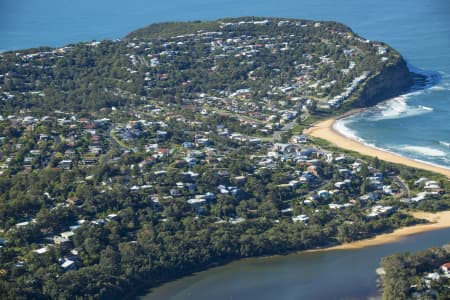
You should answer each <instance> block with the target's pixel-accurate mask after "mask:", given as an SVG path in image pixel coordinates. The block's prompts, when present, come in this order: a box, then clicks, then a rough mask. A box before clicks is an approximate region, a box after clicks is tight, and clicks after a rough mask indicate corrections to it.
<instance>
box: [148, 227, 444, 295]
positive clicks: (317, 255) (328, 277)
mask: <svg viewBox="0 0 450 300" xmlns="http://www.w3.org/2000/svg"><path fill="white" fill-rule="evenodd" d="M449 237H450V228H448V229H443V230H437V231H431V232H426V233H422V234H418V235H413V236H409V237H407V238H405V239H402V240H399V241H397V242H395V243H390V244H385V245H380V246H375V247H369V248H363V249H357V250H334V251H324V252H311V253H299V254H290V255H286V256H275V257H263V258H251V259H246V260H241V261H237V262H233V263H231V264H228V265H225V266H221V267H217V268H213V269H210V270H207V271H204V272H200V273H197V274H194V275H192V276H188V277H184V278H182V279H180V280H176V281H173V282H170V283H167V284H165V285H162V286H161V287H159V288H156V289H154V290H153V291H151V292H150V293H149V294H147V295H146V296H144V297H142V298H141V299H142V300H150V299H151V300H163V299H171V300H181V299H183V300H191V299H192V300H207V299H215V300H229V299H233V300H241V299H242V300H246V299H258V300H266V299H267V300H271V299H278V300H297V299H298V300H301V299H314V300H322V299H323V300H332V299H379V298H380V294H381V293H380V291H379V290H378V288H377V285H376V281H377V275H376V272H375V270H376V268H378V267H379V262H380V259H381V258H382V257H384V256H387V255H390V254H392V253H396V252H405V251H420V250H424V249H426V248H428V247H434V246H442V245H444V244H446V243H448V242H449V241H450V239H449Z"/></svg>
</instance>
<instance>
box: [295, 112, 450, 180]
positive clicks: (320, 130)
mask: <svg viewBox="0 0 450 300" xmlns="http://www.w3.org/2000/svg"><path fill="white" fill-rule="evenodd" d="M354 112H356V111H352V113H354ZM349 114H351V113H347V114H345V115H344V116H348V115H349ZM344 116H341V117H339V118H342V117H344ZM337 119H338V118H331V119H327V120H325V121H322V122H319V123H316V124H314V125H313V126H312V127H311V128H308V129H306V130H305V131H304V133H305V134H307V135H311V136H313V137H318V138H322V139H325V140H327V141H329V142H331V143H333V144H335V145H336V146H338V147H340V148H343V149H347V150H352V151H356V152H359V153H361V154H364V155H369V156H373V157H375V156H376V157H378V158H379V159H382V160H385V161H388V162H393V163H398V164H403V165H406V166H410V167H413V168H418V169H423V170H428V171H432V172H436V173H440V174H443V175H445V176H447V177H448V178H450V170H449V169H446V168H441V167H438V166H434V165H431V164H427V163H423V162H420V161H416V160H413V159H409V158H406V157H403V156H400V155H397V154H394V153H390V152H386V151H383V150H379V149H376V148H372V147H370V146H366V145H364V144H361V143H360V142H358V141H355V140H353V139H350V138H348V137H346V136H344V135H342V134H341V133H339V132H337V131H336V130H335V129H334V128H333V125H334V123H335V122H336V120H337Z"/></svg>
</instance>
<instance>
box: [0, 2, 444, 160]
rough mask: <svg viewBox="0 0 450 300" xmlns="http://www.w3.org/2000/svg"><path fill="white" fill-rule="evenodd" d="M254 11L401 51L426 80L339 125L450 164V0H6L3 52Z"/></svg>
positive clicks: (0, 24)
mask: <svg viewBox="0 0 450 300" xmlns="http://www.w3.org/2000/svg"><path fill="white" fill-rule="evenodd" d="M250 15H252V16H280V17H293V18H303V19H315V20H336V21H339V22H343V23H345V24H347V25H348V26H350V27H351V28H352V29H353V30H354V31H355V32H357V33H358V34H360V35H361V36H363V37H365V38H367V39H370V40H380V41H384V42H386V43H388V44H389V45H391V46H392V47H394V48H396V49H397V50H399V51H400V53H401V54H402V55H403V56H404V57H405V59H406V60H407V62H408V64H409V65H410V67H411V69H412V70H414V71H415V72H417V73H420V74H425V75H427V78H428V79H427V81H426V82H424V83H421V84H420V86H419V89H417V87H416V88H415V89H413V90H412V91H411V92H410V93H408V94H406V95H403V96H400V97H397V98H395V99H391V100H389V101H386V102H384V103H382V104H379V105H377V106H376V107H374V108H372V109H369V110H367V111H365V112H364V113H362V114H359V115H355V116H352V117H350V118H347V119H344V120H342V121H340V122H339V123H338V124H337V125H336V128H337V129H338V130H339V131H341V132H342V133H343V134H345V135H347V136H351V137H353V138H355V139H358V140H360V141H361V142H363V143H366V144H369V145H373V146H375V147H378V148H381V149H385V150H388V151H392V152H395V153H398V154H401V155H404V156H407V157H410V158H413V159H417V160H422V161H426V162H429V163H432V164H436V165H439V166H444V167H449V168H450V106H449V104H450V51H449V49H450V2H449V1H448V0H410V1H407V2H405V1H402V0H389V1H388V0H378V1H364V2H361V1H355V0H345V1H344V0H316V1H304V0H276V1H274V0H239V1H238V0H190V1H185V0H168V1H152V2H150V1H145V0H131V1H119V0H109V1H104V0H97V1H88V0H78V1H71V0H58V1H55V0H40V1H33V0H31V1H30V0H0V52H1V51H5V50H14V49H22V48H30V47H38V46H55V47H56V46H63V45H65V44H68V43H75V42H79V41H91V40H102V39H116V38H121V37H123V36H125V35H126V34H127V33H128V32H130V31H132V30H134V29H138V28H140V27H143V26H145V25H148V24H151V23H155V22H162V21H187V20H212V19H217V18H221V17H229V16H250Z"/></svg>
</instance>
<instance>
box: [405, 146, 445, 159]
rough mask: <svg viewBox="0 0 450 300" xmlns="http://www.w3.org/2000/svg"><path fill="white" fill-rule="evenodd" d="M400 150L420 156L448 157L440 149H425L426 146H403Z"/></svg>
mask: <svg viewBox="0 0 450 300" xmlns="http://www.w3.org/2000/svg"><path fill="white" fill-rule="evenodd" d="M400 149H401V150H404V151H407V152H413V153H417V154H420V155H423V156H433V157H438V156H446V155H447V154H446V153H445V152H444V151H441V150H439V149H435V148H431V147H424V146H411V145H406V146H401V147H400Z"/></svg>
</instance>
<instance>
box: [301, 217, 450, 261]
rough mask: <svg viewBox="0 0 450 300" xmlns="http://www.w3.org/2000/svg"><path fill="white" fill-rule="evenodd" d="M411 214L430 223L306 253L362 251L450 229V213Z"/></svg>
mask: <svg viewBox="0 0 450 300" xmlns="http://www.w3.org/2000/svg"><path fill="white" fill-rule="evenodd" d="M410 214H411V215H412V216H413V217H415V218H418V219H425V220H427V221H429V222H430V223H427V224H418V225H414V226H408V227H401V228H398V229H395V230H394V231H392V232H389V233H383V234H379V235H376V236H374V237H373V238H368V239H363V240H357V241H353V242H350V243H346V244H341V245H336V246H331V247H325V248H320V249H312V250H306V251H304V252H328V251H335V250H355V249H362V248H367V247H373V246H379V245H383V244H389V243H393V242H396V241H399V240H401V239H403V238H405V237H408V236H411V235H415V234H419V233H424V232H428V231H433V230H439V229H445V228H449V227H450V211H443V212H437V213H429V212H422V211H418V212H411V213H410Z"/></svg>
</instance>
